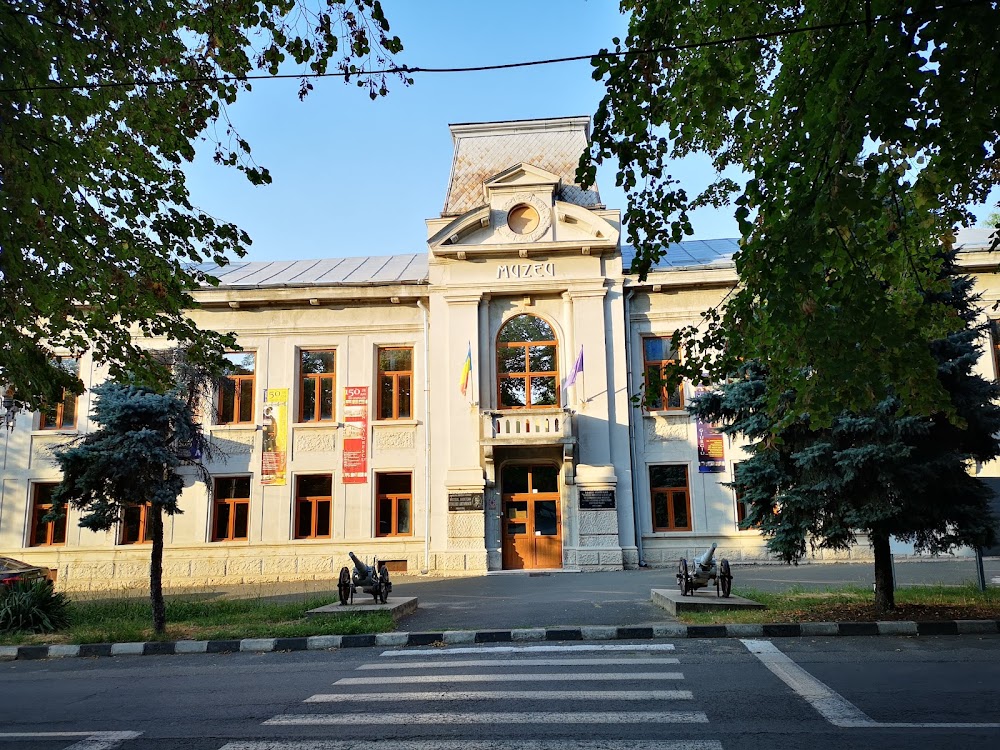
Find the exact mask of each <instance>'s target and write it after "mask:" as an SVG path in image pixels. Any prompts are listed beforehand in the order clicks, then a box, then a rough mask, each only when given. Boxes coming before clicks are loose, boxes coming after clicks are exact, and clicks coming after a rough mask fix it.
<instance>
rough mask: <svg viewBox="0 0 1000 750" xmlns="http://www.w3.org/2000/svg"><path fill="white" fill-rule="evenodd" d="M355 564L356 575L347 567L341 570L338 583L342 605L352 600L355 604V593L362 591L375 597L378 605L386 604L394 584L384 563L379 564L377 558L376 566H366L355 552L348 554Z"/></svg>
mask: <svg viewBox="0 0 1000 750" xmlns="http://www.w3.org/2000/svg"><path fill="white" fill-rule="evenodd" d="M347 554H348V555H350V557H351V560H352V561H353V562H354V574H353V575H351V571H350V569H349V568H348V567H347V566H346V565H345V566H344V567H343V568H341V569H340V578H339V579H338V581H337V593H339V594H340V603H341V604H347V602H348V600H350V603H351V604H354V593H355V592H356V591H357V590H358V589H361V590H362V591H363V592H364V593H366V594H371V595H372V596H373V597H375V603H376V604H385V602H386V600H387V599H388V598H389V592H390V591H392V582H391V581H390V580H389V569H388V568H386V566H385V563H384V562H379V559H378V558H377V557H376V558H375V560H374V565H370V566H369V565H365V564H364V563H363V562H361V560H359V559H358V558H357V556H356V555H355V554H354V553H353V552H348V553H347Z"/></svg>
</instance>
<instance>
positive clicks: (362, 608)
mask: <svg viewBox="0 0 1000 750" xmlns="http://www.w3.org/2000/svg"><path fill="white" fill-rule="evenodd" d="M365 599H367V597H365ZM362 601H364V600H362ZM416 611H417V597H415V596H403V597H397V598H392V597H391V596H390V597H389V601H387V602H386V603H385V604H341V603H340V602H334V603H333V604H327V605H325V606H323V607H317V608H316V609H310V610H309V611H308V612H306V617H337V616H340V615H354V614H364V613H367V612H388V613H389V614H391V615H392V619H393V620H399V619H400V618H401V617H406V615H412V614H413V613H414V612H416Z"/></svg>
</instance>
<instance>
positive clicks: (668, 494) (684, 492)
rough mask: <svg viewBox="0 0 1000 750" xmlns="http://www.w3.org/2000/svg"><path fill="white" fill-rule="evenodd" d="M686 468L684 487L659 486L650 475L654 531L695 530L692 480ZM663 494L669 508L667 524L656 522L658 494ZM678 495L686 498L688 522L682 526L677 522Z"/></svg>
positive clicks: (684, 467)
mask: <svg viewBox="0 0 1000 750" xmlns="http://www.w3.org/2000/svg"><path fill="white" fill-rule="evenodd" d="M682 468H683V469H684V486H683V487H658V486H656V485H654V484H653V478H652V475H650V486H649V499H650V512H651V514H652V521H653V531H693V529H694V527H693V519H692V518H691V480H690V477H689V476H688V468H687V466H683V467H682ZM657 495H663V496H664V497H665V498H666V508H667V525H666V526H663V525H657V523H656V496H657ZM676 495H681V496H683V498H684V506H685V509H686V510H685V514H686V515H687V524H686V525H685V526H680V525H678V524H677V514H676V511H675V506H674V498H675V496H676Z"/></svg>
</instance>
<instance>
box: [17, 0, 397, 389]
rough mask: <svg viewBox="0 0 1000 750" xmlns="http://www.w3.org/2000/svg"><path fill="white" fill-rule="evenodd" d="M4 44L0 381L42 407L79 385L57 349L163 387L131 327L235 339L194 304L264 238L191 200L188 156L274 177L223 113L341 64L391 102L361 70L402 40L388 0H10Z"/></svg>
mask: <svg viewBox="0 0 1000 750" xmlns="http://www.w3.org/2000/svg"><path fill="white" fill-rule="evenodd" d="M0 49H3V54H2V55H0V384H4V383H6V384H7V385H11V386H13V387H14V389H15V390H16V392H17V394H18V396H19V397H21V398H23V399H26V400H28V401H30V402H31V404H32V405H33V406H38V405H40V403H41V402H42V401H44V400H46V399H48V400H49V401H56V400H58V399H59V398H60V395H61V390H62V389H63V388H68V389H70V390H72V391H75V392H79V391H80V390H81V389H82V384H81V383H80V381H79V380H78V379H77V378H76V377H74V376H72V375H69V374H67V372H66V371H65V370H62V369H59V368H57V367H54V366H53V365H52V363H51V359H52V356H51V355H52V352H53V350H68V351H69V352H70V353H73V354H79V353H80V352H82V351H84V350H86V349H89V350H90V351H91V352H93V355H94V357H95V359H96V360H97V361H99V362H104V363H106V364H107V365H108V366H109V367H110V369H111V372H112V374H113V375H120V374H121V373H123V372H124V371H125V370H129V371H132V372H137V371H138V372H142V373H143V374H144V377H145V378H146V379H147V380H150V379H151V380H153V381H156V382H159V383H160V384H166V383H168V382H169V380H170V377H169V373H168V372H167V371H166V370H165V369H164V368H163V367H162V366H161V365H160V364H159V363H157V362H156V360H155V359H152V358H149V357H147V356H146V355H145V354H144V352H143V351H142V350H141V349H140V348H139V347H138V346H137V345H136V344H135V343H134V342H133V334H135V333H140V334H142V335H145V336H153V337H165V338H168V339H171V340H173V341H175V342H178V343H179V344H181V345H184V346H186V347H187V348H188V350H189V352H190V354H191V356H192V357H197V356H200V355H204V356H205V357H206V358H207V359H211V358H212V356H213V355H214V354H218V352H219V351H221V349H222V348H223V347H224V346H228V345H231V344H232V339H231V338H229V337H227V336H223V335H220V334H218V333H215V332H211V331H203V330H199V329H198V328H197V327H196V326H195V325H194V324H193V323H192V322H191V321H190V320H189V319H188V318H187V317H186V316H185V314H184V311H185V310H187V309H190V308H192V307H193V306H194V299H193V298H192V296H191V291H192V290H193V289H195V288H197V287H198V286H199V285H200V284H203V283H205V282H211V281H212V280H213V279H212V278H211V277H210V276H209V275H207V274H206V273H205V272H204V271H203V270H201V266H199V264H202V263H205V264H206V266H205V267H214V266H213V265H212V264H219V265H224V264H225V263H226V262H227V261H228V259H230V258H231V257H233V256H239V255H242V254H243V253H244V251H245V248H246V246H247V245H248V244H249V243H250V238H249V237H248V236H247V234H246V233H245V232H243V231H241V230H240V229H239V228H238V227H236V226H235V225H233V224H231V223H229V222H226V221H223V220H220V219H217V218H216V217H214V216H212V215H210V214H208V213H207V212H205V211H203V210H201V209H199V208H198V207H197V206H195V205H194V204H193V203H192V200H191V196H190V195H189V192H188V188H187V184H186V180H185V174H184V165H185V163H187V162H190V161H191V160H192V159H194V157H195V153H196V147H197V143H198V141H199V139H205V140H209V142H210V143H211V144H212V145H214V158H215V161H216V162H218V163H219V164H221V165H225V166H230V167H234V168H236V169H239V170H240V171H242V172H243V173H244V174H245V175H246V177H247V179H248V180H250V182H252V183H254V184H265V183H268V182H270V180H271V178H270V175H269V173H268V171H267V169H266V168H265V167H263V166H260V165H259V164H257V163H256V162H255V161H254V160H253V157H252V155H251V150H250V144H249V143H247V142H246V141H245V140H244V139H243V138H241V137H240V136H239V134H238V133H237V132H236V130H235V128H234V127H233V126H232V124H231V123H230V121H229V118H228V117H227V114H226V107H227V105H230V104H232V103H233V102H235V101H236V98H237V96H239V95H240V94H241V93H243V92H245V91H249V90H250V86H251V83H250V82H248V81H247V80H246V77H247V76H249V75H252V74H255V73H271V74H275V73H278V72H279V71H281V72H287V71H288V70H290V69H291V70H293V71H294V72H296V73H310V74H313V73H323V72H326V71H328V70H331V71H340V72H342V73H344V74H346V78H347V79H349V80H351V81H352V82H355V81H356V82H357V83H358V85H360V86H362V87H363V88H365V90H366V91H367V92H368V94H369V95H370V96H371V97H372V98H377V97H378V96H380V95H384V94H385V93H386V92H387V85H388V81H387V78H386V76H378V75H377V76H358V75H356V73H357V72H358V71H359V69H361V68H364V67H366V66H371V67H376V68H377V67H379V66H380V65H381V64H382V63H384V62H385V61H386V60H387V59H389V58H390V57H391V56H392V55H393V54H394V53H397V52H399V51H400V50H401V49H402V46H401V44H400V41H399V39H398V38H397V37H395V36H391V35H390V33H389V24H388V22H387V20H386V17H385V15H384V13H383V11H382V7H381V5H380V3H379V1H378V0H252V1H251V0H232V1H227V2H216V1H215V0H135V2H129V3H118V2H106V1H105V0H80V1H79V2H65V1H64V0H2V1H0ZM283 66H284V67H283ZM402 80H403V81H405V82H409V80H408V79H407V78H406V77H405V76H403V77H402ZM311 88H312V84H311V83H310V82H309V80H307V79H305V78H303V79H302V80H301V83H300V90H299V94H300V97H301V96H305V95H306V93H307V92H308V91H309V89H311Z"/></svg>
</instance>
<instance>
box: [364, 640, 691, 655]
mask: <svg viewBox="0 0 1000 750" xmlns="http://www.w3.org/2000/svg"><path fill="white" fill-rule="evenodd" d="M673 650H674V644H672V643H640V644H638V645H634V646H629V645H627V644H622V643H583V644H567V645H565V646H553V645H545V646H482V645H480V646H466V647H462V648H455V647H454V646H449V647H448V651H447V653H448V654H449V655H451V654H479V655H480V656H487V655H489V654H512V653H521V654H531V653H535V654H540V653H545V652H546V651H552V652H565V653H574V652H577V653H579V652H584V651H626V652H630V651H634V652H637V653H639V652H650V651H673ZM444 653H445V652H443V651H442V650H441V649H439V648H414V649H407V650H405V651H383V652H382V653H381V656H383V657H388V658H392V657H395V656H427V655H429V654H433V655H435V656H443V655H444Z"/></svg>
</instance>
